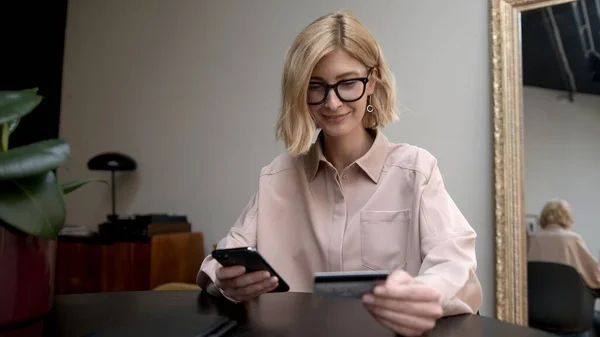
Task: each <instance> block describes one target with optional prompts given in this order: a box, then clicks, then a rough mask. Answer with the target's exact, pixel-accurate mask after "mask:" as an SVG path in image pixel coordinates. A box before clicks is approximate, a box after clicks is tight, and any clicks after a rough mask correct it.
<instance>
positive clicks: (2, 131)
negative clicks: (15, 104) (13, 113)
mask: <svg viewBox="0 0 600 337" xmlns="http://www.w3.org/2000/svg"><path fill="white" fill-rule="evenodd" d="M20 120H21V119H20V118H17V119H14V120H12V121H10V122H6V123H4V124H0V142H2V144H0V150H1V151H8V137H9V136H10V134H11V133H13V132H14V131H15V130H16V129H17V126H19V121H20Z"/></svg>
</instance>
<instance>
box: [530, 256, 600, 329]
mask: <svg viewBox="0 0 600 337" xmlns="http://www.w3.org/2000/svg"><path fill="white" fill-rule="evenodd" d="M527 292H528V297H529V298H528V303H529V326H531V327H533V328H537V329H540V330H544V331H549V332H553V333H560V334H576V333H582V332H586V331H589V330H590V329H592V326H593V324H594V304H595V301H596V299H595V298H594V295H593V293H592V291H591V290H590V289H589V288H588V287H587V286H586V284H585V283H584V281H583V279H582V278H581V276H580V275H579V273H578V272H577V270H575V268H573V267H571V266H568V265H565V264H558V263H549V262H529V263H527Z"/></svg>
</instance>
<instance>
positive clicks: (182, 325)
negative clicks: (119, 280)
mask: <svg viewBox="0 0 600 337" xmlns="http://www.w3.org/2000/svg"><path fill="white" fill-rule="evenodd" d="M236 325H237V322H236V321H233V320H230V319H228V318H227V317H224V316H219V315H214V314H204V315H199V314H195V313H193V312H191V313H187V314H186V315H182V314H181V313H178V314H175V315H174V314H168V313H165V314H154V315H148V316H147V317H144V318H140V319H136V320H133V321H130V322H126V323H123V324H118V325H117V326H114V327H109V328H105V329H102V330H100V331H98V332H95V333H91V334H89V335H87V337H103V336H111V337H125V336H127V337H129V336H144V337H153V336H155V337H164V336H172V337H209V336H224V335H225V334H226V333H228V332H229V331H231V330H232V329H234V328H235V326H236Z"/></svg>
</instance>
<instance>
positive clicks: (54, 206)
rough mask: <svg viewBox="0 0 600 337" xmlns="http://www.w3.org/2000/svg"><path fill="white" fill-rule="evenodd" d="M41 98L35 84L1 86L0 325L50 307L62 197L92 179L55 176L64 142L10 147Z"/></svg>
mask: <svg viewBox="0 0 600 337" xmlns="http://www.w3.org/2000/svg"><path fill="white" fill-rule="evenodd" d="M42 100H43V97H42V96H40V95H39V94H38V90H37V88H35V89H27V90H21V91H0V289H2V293H3V294H4V295H3V296H2V305H0V326H6V325H11V324H15V323H20V322H23V321H26V320H30V319H34V318H36V317H39V316H41V315H44V314H45V313H47V312H48V310H49V309H50V308H51V307H52V299H53V292H54V264H55V255H56V241H55V239H56V238H57V237H58V234H59V232H60V230H61V229H62V227H63V226H64V224H65V219H66V207H65V199H64V198H65V195H66V194H68V193H70V192H72V191H74V190H76V189H77V188H79V187H81V186H83V185H85V184H86V183H88V182H90V181H91V180H78V181H72V182H68V183H63V184H61V183H60V182H59V181H58V179H57V177H56V173H55V170H56V169H57V168H59V167H60V166H62V165H63V164H64V163H65V162H66V161H67V160H68V159H69V155H70V147H69V144H67V143H66V142H65V141H62V140H59V139H50V140H44V141H40V142H37V143H34V144H30V145H25V146H20V147H15V148H10V147H9V145H10V144H9V138H10V134H11V133H12V132H13V131H14V130H15V129H16V128H17V126H18V125H19V121H20V119H21V118H22V117H23V116H25V115H27V114H29V113H30V112H32V111H33V110H34V109H35V108H36V107H37V106H38V105H39V104H40V103H41V102H42Z"/></svg>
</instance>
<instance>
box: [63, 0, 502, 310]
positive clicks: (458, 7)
mask: <svg viewBox="0 0 600 337" xmlns="http://www.w3.org/2000/svg"><path fill="white" fill-rule="evenodd" d="M343 8H344V9H349V10H352V11H353V12H355V13H356V14H357V15H358V16H359V18H360V19H361V20H362V21H363V22H364V23H365V24H366V25H367V26H368V27H369V28H370V29H371V30H372V31H373V32H374V34H375V35H376V36H377V37H378V39H379V41H380V43H381V45H382V48H383V50H384V53H385V55H386V56H387V58H388V60H389V62H390V63H391V67H392V69H393V71H394V72H395V73H396V75H397V79H398V86H399V88H398V93H399V98H400V102H401V103H402V104H403V105H404V106H406V107H407V109H404V110H403V113H402V116H401V121H400V122H399V123H397V124H395V125H393V126H391V127H388V128H387V129H386V130H385V133H386V135H387V136H388V137H389V138H390V139H391V140H392V141H395V142H410V143H413V144H416V145H419V146H422V147H425V148H426V149H428V150H429V151H431V152H432V153H434V154H435V155H436V156H437V157H438V159H439V162H440V166H441V169H442V170H443V174H444V177H445V180H446V183H447V187H448V189H449V191H450V192H451V194H452V196H453V198H454V199H455V201H456V202H457V204H458V205H459V207H460V208H461V209H462V210H463V212H464V213H465V215H466V217H467V218H468V219H469V220H470V222H471V224H472V225H473V227H474V228H475V229H476V230H477V232H478V234H479V241H478V244H477V253H478V259H479V270H478V274H479V276H480V278H481V281H482V284H483V286H484V294H485V299H484V301H485V303H484V307H483V310H482V313H483V314H486V315H493V301H494V298H493V294H494V290H493V267H494V261H493V249H494V248H493V247H494V244H493V190H492V186H493V183H492V165H493V162H492V121H491V120H492V119H491V109H490V100H489V96H490V94H489V88H490V75H489V61H488V57H489V56H488V8H487V2H486V1H472V0H460V1H458V0H456V1H451V2H450V1H416V0H415V1H392V0H389V1H378V2H376V3H375V2H367V1H362V0H352V1H350V0H331V1H315V0H312V1H302V2H300V1H291V0H287V1H282V0H254V1H247V0H229V1H198V0H177V1H174V0H170V1H167V0H104V1H92V0H78V1H71V2H70V3H69V13H68V24H67V36H66V51H65V68H64V89H63V102H62V114H61V137H62V138H64V139H66V140H67V141H69V142H70V143H71V145H72V151H73V158H72V160H71V171H69V172H65V173H63V174H62V176H61V177H62V178H63V179H68V178H74V177H87V176H97V175H100V176H104V175H102V174H100V173H90V172H89V171H87V169H86V168H85V164H86V160H87V159H88V158H90V157H91V156H93V155H95V154H97V153H99V152H102V151H108V150H118V151H122V152H125V153H128V154H130V155H131V156H133V157H134V158H135V159H136V160H137V161H138V163H139V171H138V172H137V173H136V174H135V175H133V176H129V175H128V176H127V177H125V178H122V181H123V180H124V181H123V184H124V186H123V187H121V188H120V190H119V197H120V198H121V199H120V200H119V203H118V212H119V213H146V212H175V213H184V214H187V215H188V216H189V217H190V219H191V221H192V222H193V224H194V229H195V230H199V231H203V232H204V234H205V236H206V246H207V247H210V245H211V244H212V243H215V242H216V241H217V240H218V239H219V238H221V237H222V236H224V235H225V234H226V233H227V230H228V228H229V227H230V226H231V225H232V224H233V222H234V221H235V220H236V218H237V216H238V214H239V212H240V211H241V209H242V207H243V206H244V205H245V203H246V202H247V201H248V199H249V197H250V195H251V194H252V192H253V191H254V189H255V188H256V186H257V177H258V173H259V171H260V168H261V167H262V166H263V165H265V164H267V163H268V162H269V161H270V160H272V159H273V158H274V157H275V156H276V155H277V154H279V153H280V152H281V151H282V146H281V145H280V144H276V143H275V142H274V136H273V126H274V124H275V119H276V115H277V108H278V104H279V101H280V98H279V90H280V89H279V84H280V76H281V70H282V66H283V59H284V54H285V52H286V51H287V49H288V47H289V45H290V44H291V42H292V40H293V38H294V37H295V35H296V34H297V33H298V32H299V31H300V30H301V29H302V28H303V27H304V26H305V25H307V24H308V23H309V22H311V21H312V20H314V19H315V18H317V17H318V16H320V15H322V14H325V13H327V12H330V11H334V10H338V9H343ZM409 110H410V112H409ZM68 207H69V222H70V223H76V224H86V225H89V226H95V225H96V224H97V223H99V222H101V221H102V220H103V218H104V216H105V214H107V213H108V212H109V207H110V204H109V191H108V189H106V188H105V187H104V186H100V185H98V186H89V187H87V188H86V189H85V190H81V191H78V192H77V194H74V195H72V196H71V197H70V198H69V201H68ZM207 249H208V248H207Z"/></svg>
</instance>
